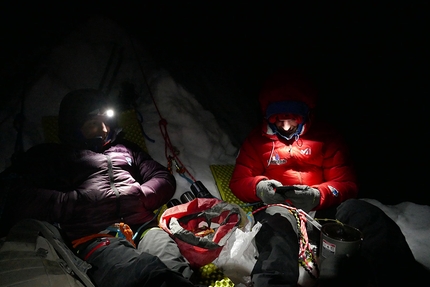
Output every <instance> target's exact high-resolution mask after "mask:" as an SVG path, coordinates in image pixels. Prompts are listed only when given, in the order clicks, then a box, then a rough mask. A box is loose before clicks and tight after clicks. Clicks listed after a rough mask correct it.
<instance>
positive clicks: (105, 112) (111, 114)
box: [88, 108, 115, 118]
mask: <svg viewBox="0 0 430 287" xmlns="http://www.w3.org/2000/svg"><path fill="white" fill-rule="evenodd" d="M88 115H89V116H103V117H107V118H113V117H114V116H115V112H114V110H113V109H110V108H108V109H105V110H101V109H95V110H94V111H92V112H90V113H88Z"/></svg>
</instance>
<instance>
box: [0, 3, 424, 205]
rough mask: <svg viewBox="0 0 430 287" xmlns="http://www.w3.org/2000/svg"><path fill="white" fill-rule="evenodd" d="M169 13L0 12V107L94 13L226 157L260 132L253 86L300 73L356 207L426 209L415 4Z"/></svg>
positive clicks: (73, 8)
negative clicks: (207, 118) (172, 85)
mask: <svg viewBox="0 0 430 287" xmlns="http://www.w3.org/2000/svg"><path fill="white" fill-rule="evenodd" d="M177 2H181V3H176V2H163V1H141V3H140V4H139V5H136V4H129V3H128V2H123V3H121V4H115V5H112V4H106V3H98V2H91V3H90V4H88V3H85V4H84V3H83V4H80V3H79V2H70V3H69V2H62V3H59V4H58V6H55V5H54V4H51V3H49V4H48V3H46V4H44V3H43V2H38V3H34V4H30V5H29V4H23V3H19V2H18V3H17V2H14V3H13V4H9V3H6V4H5V3H3V4H1V5H2V9H1V12H0V13H1V21H2V22H1V23H2V41H1V42H2V47H1V54H0V57H1V65H2V67H1V82H0V83H1V85H2V90H3V91H10V93H5V92H3V93H2V96H1V99H2V105H7V103H8V101H9V100H8V99H9V95H13V94H14V93H13V91H14V90H15V89H16V88H17V87H18V86H22V85H25V84H26V83H28V82H31V79H32V78H34V77H35V75H34V68H35V67H36V65H39V64H40V63H43V60H44V57H46V56H47V55H48V54H49V51H50V49H51V48H52V47H54V46H55V45H56V43H58V42H59V41H61V39H62V38H64V37H65V36H66V35H67V34H68V33H69V32H70V31H71V30H72V29H73V28H74V27H76V25H79V24H82V23H84V22H85V20H86V19H87V18H88V17H91V16H92V15H95V14H102V15H105V16H107V17H109V18H111V19H113V20H114V21H116V22H117V23H118V24H119V25H121V26H122V27H124V29H125V30H126V31H127V32H128V33H130V35H132V36H133V37H136V38H137V39H138V40H139V41H140V42H141V44H142V45H144V46H145V47H146V48H147V50H148V51H149V52H150V53H151V55H152V56H153V58H154V59H155V61H157V63H158V64H159V65H161V66H162V67H164V68H166V69H167V70H169V71H170V73H171V74H172V76H173V77H174V78H175V80H176V81H178V82H179V83H181V84H182V85H183V86H184V87H185V88H186V89H187V90H189V91H190V92H191V93H193V94H194V95H195V96H196V97H197V99H198V100H199V101H200V103H201V104H202V105H203V107H204V108H206V109H208V110H210V111H212V112H213V113H214V115H215V117H216V119H217V121H218V122H219V124H220V125H221V127H223V128H224V129H225V131H226V132H227V133H228V135H229V136H230V138H231V140H232V143H233V144H234V145H235V146H237V147H239V146H240V144H241V142H242V140H243V139H244V137H245V136H246V135H247V133H248V132H249V130H250V129H251V128H252V127H253V126H255V125H256V124H258V123H259V122H260V112H259V110H258V105H257V102H256V97H257V93H258V89H259V86H260V84H261V81H262V80H264V79H265V77H266V76H267V75H268V74H269V73H270V72H272V71H273V70H275V69H277V68H280V67H300V68H303V69H305V70H306V71H308V73H309V74H311V75H312V76H313V78H314V80H315V82H316V84H317V85H318V87H319V91H320V104H319V110H318V113H319V116H320V117H323V118H325V119H327V120H329V121H331V122H333V123H334V124H335V125H336V126H337V127H338V128H339V129H341V130H342V131H343V132H344V134H345V137H346V139H347V141H348V143H349V144H350V146H351V152H352V155H353V157H354V159H355V162H356V166H357V171H358V175H359V179H360V185H361V196H363V197H371V198H375V199H378V200H380V201H382V202H383V203H386V204H395V203H399V202H402V201H413V202H416V203H421V204H430V201H429V199H428V195H427V194H428V193H429V191H428V188H427V178H428V177H429V175H428V170H429V169H428V167H427V164H428V162H429V157H428V146H429V144H428V142H427V138H428V134H429V133H428V129H427V124H428V122H429V121H428V116H427V98H428V88H427V82H428V81H429V73H428V69H429V66H428V61H427V60H428V59H427V57H428V55H427V54H428V48H429V46H428V44H427V41H428V38H429V29H428V27H429V23H428V22H429V21H428V15H429V14H428V12H429V4H427V2H426V1H422V2H420V1H409V2H399V3H395V4H393V3H388V2H387V3H379V4H375V3H372V4H363V2H361V3H358V2H357V4H339V3H338V2H336V4H334V3H333V4H327V3H324V4H321V3H319V4H307V5H306V4H301V5H300V4H297V3H295V2H291V3H294V4H291V3H290V2H289V1H279V2H273V1H272V2H267V1H265V2H264V3H261V4H255V3H254V4H250V3H247V2H245V1H243V2H242V1H241V2H239V1H235V2H233V1H230V2H233V3H230V2H227V1H226V2H219V1H217V2H216V3H205V4H202V1H177ZM207 2H214V1H207ZM249 2H252V1H249ZM285 2H288V4H287V3H285Z"/></svg>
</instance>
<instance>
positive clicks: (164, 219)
mask: <svg viewBox="0 0 430 287" xmlns="http://www.w3.org/2000/svg"><path fill="white" fill-rule="evenodd" d="M247 220H248V219H247V216H246V213H245V212H244V211H243V209H241V208H240V207H239V206H238V205H237V204H233V203H228V202H225V201H222V200H219V199H217V198H195V199H194V200H192V201H189V202H187V203H184V204H180V205H176V206H173V207H171V208H169V209H166V210H165V211H164V212H163V214H162V215H161V217H160V227H161V228H162V229H164V230H165V231H166V232H167V233H169V234H170V236H171V237H172V238H173V239H174V240H175V242H176V243H177V244H178V248H179V250H180V251H181V253H182V255H183V256H184V257H185V258H186V259H187V260H188V261H189V263H190V266H191V267H192V268H199V267H202V266H204V265H206V264H209V263H211V262H212V261H213V260H214V259H215V258H217V257H218V255H219V254H220V252H221V251H222V249H223V246H224V245H225V244H226V242H227V240H228V239H229V237H230V236H231V234H232V233H233V232H234V231H235V230H236V229H237V228H238V227H239V228H243V227H244V226H245V225H246V224H247Z"/></svg>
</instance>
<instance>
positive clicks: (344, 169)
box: [230, 72, 358, 211]
mask: <svg viewBox="0 0 430 287" xmlns="http://www.w3.org/2000/svg"><path fill="white" fill-rule="evenodd" d="M259 101H260V105H261V109H262V112H263V114H264V122H263V124H262V125H261V126H259V127H257V128H256V129H254V130H253V131H252V132H251V134H250V135H249V136H248V138H247V139H246V140H245V142H244V143H243V145H242V147H241V150H240V153H239V155H238V157H237V159H236V166H235V169H234V173H233V176H232V179H231V183H230V188H231V190H232V191H233V193H234V194H235V195H236V196H237V197H238V198H239V199H241V200H242V201H245V202H257V201H260V200H261V198H260V197H259V195H258V194H257V191H258V184H259V183H260V186H263V185H266V184H274V185H275V186H276V185H289V186H293V185H297V189H296V194H297V195H296V196H297V198H292V197H289V200H290V201H291V203H293V205H294V206H296V207H298V208H302V209H304V210H305V211H309V210H311V209H315V210H318V209H324V208H327V207H331V206H333V205H335V204H339V203H341V202H343V201H344V200H346V199H348V198H353V197H356V196H357V191H358V189H357V184H356V176H355V173H354V171H353V167H352V165H351V162H350V160H349V158H348V150H347V146H346V144H345V142H344V141H343V140H342V137H341V135H340V134H339V133H337V132H336V130H335V129H334V128H333V127H332V126H330V125H328V124H327V123H322V122H316V121H314V119H313V113H312V111H313V109H314V108H315V105H316V91H315V90H314V89H313V88H312V86H311V85H310V84H309V83H307V82H306V80H305V79H303V78H299V75H298V74H291V73H290V74H288V73H286V72H284V73H279V74H276V75H275V76H274V77H273V78H271V79H269V80H268V81H267V82H266V84H265V86H264V87H263V89H262V91H261V93H260V97H259ZM275 181H276V182H275ZM298 186H300V188H299V187H298ZM299 191H300V192H299ZM299 194H303V198H301V197H300V196H299ZM305 194H306V195H305Z"/></svg>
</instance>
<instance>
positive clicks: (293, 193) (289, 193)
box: [282, 185, 321, 212]
mask: <svg viewBox="0 0 430 287" xmlns="http://www.w3.org/2000/svg"><path fill="white" fill-rule="evenodd" d="M282 195H283V196H284V198H285V199H287V200H289V201H291V203H292V205H293V206H294V207H296V208H299V209H302V210H303V211H304V212H309V211H310V210H312V208H314V207H315V206H317V205H318V204H320V198H321V194H320V191H319V190H318V189H316V188H312V187H310V186H307V185H290V186H286V187H284V192H283V193H282Z"/></svg>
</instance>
